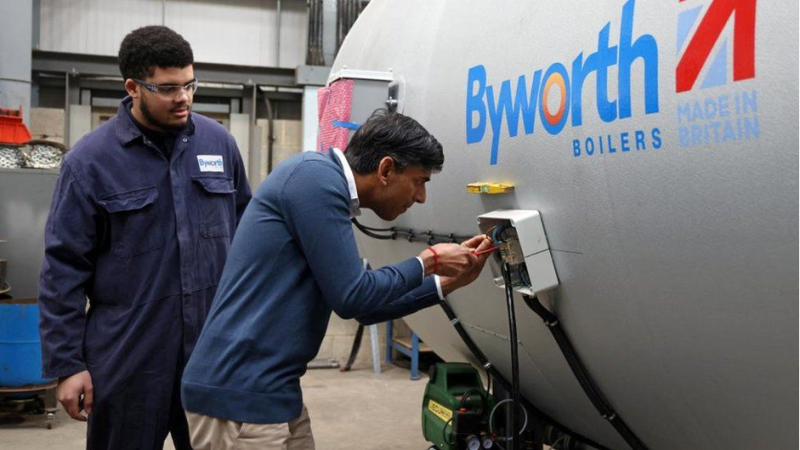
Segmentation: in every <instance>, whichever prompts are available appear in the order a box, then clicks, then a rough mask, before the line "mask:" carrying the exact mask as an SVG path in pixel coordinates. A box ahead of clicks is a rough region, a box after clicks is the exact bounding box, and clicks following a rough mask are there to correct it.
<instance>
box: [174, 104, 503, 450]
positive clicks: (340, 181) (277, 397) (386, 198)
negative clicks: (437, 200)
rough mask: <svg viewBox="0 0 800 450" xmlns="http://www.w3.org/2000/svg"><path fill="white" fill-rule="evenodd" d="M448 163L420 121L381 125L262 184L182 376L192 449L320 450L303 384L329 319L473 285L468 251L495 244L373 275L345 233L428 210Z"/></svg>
mask: <svg viewBox="0 0 800 450" xmlns="http://www.w3.org/2000/svg"><path fill="white" fill-rule="evenodd" d="M443 163H444V153H443V152H442V146H441V144H439V142H438V141H437V140H436V139H435V138H434V137H433V136H431V135H430V134H429V133H428V132H427V131H426V130H425V129H424V128H423V127H422V126H421V125H420V124H419V123H417V122H416V121H415V120H414V119H411V118H409V117H406V116H403V115H401V114H397V113H390V114H379V115H375V116H373V117H372V118H370V119H369V120H368V121H367V122H366V123H365V124H364V125H363V126H362V127H361V128H360V129H359V130H358V131H357V132H356V133H355V134H354V135H353V138H352V140H351V142H350V144H349V146H348V148H347V152H346V154H343V153H342V152H340V151H339V150H336V149H332V150H331V151H329V152H328V153H327V154H320V153H314V152H304V153H302V154H300V155H297V156H295V157H293V158H291V159H289V160H287V161H286V162H284V163H283V164H281V165H280V166H279V167H278V168H277V169H276V170H275V171H274V172H273V173H271V174H270V176H269V177H268V178H267V179H266V181H264V183H262V184H261V186H260V187H259V188H258V190H257V191H256V193H255V195H254V197H253V199H252V201H251V202H250V204H249V206H248V207H247V209H246V210H245V213H244V215H243V216H242V220H241V222H240V223H239V227H238V229H237V232H236V235H235V237H234V239H233V243H232V246H231V250H230V253H229V257H228V261H227V263H226V265H225V269H224V271H223V274H222V280H221V281H220V285H219V288H218V290H217V294H216V297H215V299H214V302H213V304H212V307H211V311H210V313H209V315H208V318H207V320H206V323H205V326H204V328H203V331H202V333H201V335H200V338H199V340H198V343H197V346H196V347H195V350H194V353H193V354H192V356H191V358H190V360H189V363H188V365H187V367H186V371H185V373H184V377H183V383H182V390H181V393H182V397H183V405H184V408H185V409H186V411H187V413H186V415H187V418H188V421H189V427H190V434H191V438H192V445H193V447H194V448H195V450H203V449H229V448H236V449H250V448H253V449H255V448H258V449H273V448H274V449H289V450H294V449H313V448H314V439H313V437H312V434H311V427H310V420H309V417H308V413H307V411H306V409H305V407H304V406H303V398H302V393H301V391H300V377H301V376H302V375H303V374H304V373H305V371H306V365H307V364H308V363H309V362H310V361H311V360H312V359H313V358H314V357H315V356H316V354H317V352H318V351H319V347H320V344H321V343H322V339H323V337H324V336H325V331H326V328H327V326H328V320H329V319H330V315H331V312H332V311H335V312H336V313H337V314H338V315H339V316H341V317H343V318H345V319H350V318H355V319H357V320H358V321H359V322H361V323H364V324H372V323H377V322H382V321H386V320H390V319H394V318H399V317H402V316H404V315H407V314H411V313H413V312H416V311H418V310H420V309H422V308H426V307H429V306H431V305H435V304H437V303H438V302H440V301H441V300H443V299H444V296H446V295H447V294H448V293H450V292H452V291H453V290H455V289H458V288H459V287H462V286H465V285H467V284H469V283H471V282H472V281H474V280H475V279H476V278H477V276H478V275H479V273H480V271H481V269H482V268H483V265H484V263H485V262H486V258H487V257H488V255H481V256H475V255H474V254H473V251H474V250H482V249H483V248H485V247H487V246H489V245H491V243H490V242H489V241H488V240H487V239H486V238H485V237H484V236H483V235H479V236H476V237H474V238H472V239H470V240H469V241H467V242H465V243H463V244H461V245H459V244H439V245H435V246H433V247H429V248H428V249H426V250H424V251H423V252H421V253H420V254H419V256H418V257H416V258H409V259H407V260H405V261H402V262H400V263H398V264H396V265H393V266H388V267H384V268H381V269H379V270H365V269H364V268H363V266H362V263H361V260H360V258H359V254H358V249H357V247H356V241H355V237H354V236H353V230H352V226H351V223H350V219H351V218H352V217H354V216H356V215H358V214H359V208H369V209H372V210H373V211H374V212H375V213H376V214H377V215H378V216H380V217H381V218H382V219H384V220H394V219H395V218H396V217H397V216H399V215H400V214H402V213H403V212H405V211H406V210H407V209H408V208H409V207H411V206H412V205H413V204H414V203H424V202H425V183H426V182H428V181H429V180H430V177H431V174H432V173H434V172H437V171H439V170H441V168H442V165H443ZM440 275H441V278H439V276H440Z"/></svg>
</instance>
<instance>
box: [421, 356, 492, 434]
mask: <svg viewBox="0 0 800 450" xmlns="http://www.w3.org/2000/svg"><path fill="white" fill-rule="evenodd" d="M494 405H495V401H494V397H492V395H491V394H489V392H487V391H486V389H484V388H483V382H482V381H481V377H480V375H479V374H478V371H477V370H476V369H475V368H474V367H472V366H471V365H469V364H466V363H441V364H436V365H435V366H432V367H431V370H430V380H429V381H428V385H427V386H426V387H425V397H424V399H423V402H422V434H423V436H425V439H426V440H427V441H428V442H430V443H432V444H433V445H434V447H435V448H437V449H439V450H462V449H466V450H479V449H481V448H483V449H490V448H493V447H494V437H493V436H491V435H490V433H489V413H490V412H491V411H492V408H494ZM434 447H432V448H434Z"/></svg>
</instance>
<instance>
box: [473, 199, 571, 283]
mask: <svg viewBox="0 0 800 450" xmlns="http://www.w3.org/2000/svg"><path fill="white" fill-rule="evenodd" d="M478 227H479V228H480V230H481V232H483V233H489V234H491V233H493V232H494V233H496V232H497V230H502V232H501V233H500V234H501V235H502V236H498V237H497V238H498V239H499V240H500V241H502V243H499V244H498V245H499V246H500V250H499V251H498V252H495V253H493V254H492V257H491V258H490V260H489V264H490V267H491V271H492V276H493V278H494V282H495V285H497V286H498V287H505V282H504V280H503V273H502V264H503V263H504V262H505V263H507V264H508V265H509V268H510V277H511V283H512V285H513V287H514V290H516V291H518V292H521V293H523V294H527V295H535V294H537V293H539V292H543V291H546V290H549V289H553V288H555V287H558V284H559V283H558V275H557V274H556V268H555V265H554V264H553V257H552V255H551V253H550V245H549V244H548V243H547V235H546V234H545V230H544V224H543V223H542V216H541V215H540V214H539V211H533V210H521V209H506V210H496V211H492V212H490V213H487V214H483V215H480V216H478Z"/></svg>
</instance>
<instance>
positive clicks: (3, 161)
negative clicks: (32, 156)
mask: <svg viewBox="0 0 800 450" xmlns="http://www.w3.org/2000/svg"><path fill="white" fill-rule="evenodd" d="M24 163H25V158H24V157H23V156H22V150H20V148H19V147H14V146H10V145H0V168H4V169H19V168H21V167H22V165H23V164H24Z"/></svg>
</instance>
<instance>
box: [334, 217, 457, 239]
mask: <svg viewBox="0 0 800 450" xmlns="http://www.w3.org/2000/svg"><path fill="white" fill-rule="evenodd" d="M350 221H351V222H353V225H355V226H356V228H358V229H359V231H361V232H362V233H364V234H366V235H367V236H369V237H371V238H374V239H381V240H393V239H397V238H405V239H406V240H407V241H408V242H426V243H427V244H428V245H435V244H450V243H452V244H458V243H459V242H462V241H466V240H468V239H471V238H472V236H461V235H457V234H455V233H436V232H434V231H431V230H428V231H421V232H417V231H414V229H413V228H403V227H391V228H375V227H368V226H366V225H363V224H362V223H361V222H359V221H358V220H356V219H355V218H352V219H350ZM387 232H388V233H389V234H382V233H387Z"/></svg>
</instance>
